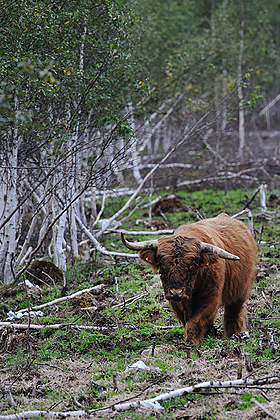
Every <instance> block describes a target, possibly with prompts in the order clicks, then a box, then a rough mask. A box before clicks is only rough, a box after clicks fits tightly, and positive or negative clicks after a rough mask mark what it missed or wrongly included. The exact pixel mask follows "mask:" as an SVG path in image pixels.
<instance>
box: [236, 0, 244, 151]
mask: <svg viewBox="0 0 280 420" xmlns="http://www.w3.org/2000/svg"><path fill="white" fill-rule="evenodd" d="M244 9H245V0H241V21H240V41H239V57H238V68H237V92H238V105H239V151H238V153H239V156H243V149H244V146H245V117H244V106H243V91H242V60H243V50H244V25H245V13H244Z"/></svg>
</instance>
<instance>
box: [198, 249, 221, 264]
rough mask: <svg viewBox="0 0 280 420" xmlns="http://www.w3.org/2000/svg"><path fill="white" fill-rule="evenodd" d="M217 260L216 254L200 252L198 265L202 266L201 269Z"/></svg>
mask: <svg viewBox="0 0 280 420" xmlns="http://www.w3.org/2000/svg"><path fill="white" fill-rule="evenodd" d="M218 259H219V257H218V255H217V254H213V253H212V252H201V254H200V260H201V262H200V264H202V265H203V267H205V266H208V265H211V264H214V263H215V262H217V261H218Z"/></svg>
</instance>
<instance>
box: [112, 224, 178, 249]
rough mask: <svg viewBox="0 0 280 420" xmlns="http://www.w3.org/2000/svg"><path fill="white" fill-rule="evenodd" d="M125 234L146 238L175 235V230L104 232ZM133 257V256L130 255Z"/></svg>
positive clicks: (116, 230)
mask: <svg viewBox="0 0 280 420" xmlns="http://www.w3.org/2000/svg"><path fill="white" fill-rule="evenodd" d="M121 232H122V233H123V234H125V235H132V236H133V235H135V236H136V235H141V236H146V235H167V234H172V233H174V229H162V230H138V231H137V230H132V231H130V230H125V229H110V230H108V231H106V232H104V234H106V233H121ZM129 255H131V254H129Z"/></svg>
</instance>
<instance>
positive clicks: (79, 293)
mask: <svg viewBox="0 0 280 420" xmlns="http://www.w3.org/2000/svg"><path fill="white" fill-rule="evenodd" d="M103 287H106V286H105V284H103V283H101V284H97V285H96V286H93V287H90V288H89V289H84V290H80V291H79V292H76V293H73V294H72V295H69V296H63V297H61V298H58V299H55V300H52V301H50V302H47V303H42V305H37V306H33V307H32V308H30V310H32V311H37V310H38V309H43V308H47V307H49V306H53V305H58V304H60V303H63V302H65V301H67V300H70V299H73V298H75V297H77V296H80V295H82V294H83V293H90V292H93V291H95V292H96V291H99V290H101V289H103ZM27 311H28V309H20V310H19V311H17V312H16V314H19V313H22V312H27Z"/></svg>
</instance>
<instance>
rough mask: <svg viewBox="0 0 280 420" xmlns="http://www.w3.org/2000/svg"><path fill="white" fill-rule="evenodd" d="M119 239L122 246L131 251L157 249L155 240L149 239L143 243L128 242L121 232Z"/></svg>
mask: <svg viewBox="0 0 280 420" xmlns="http://www.w3.org/2000/svg"><path fill="white" fill-rule="evenodd" d="M121 238H122V242H123V244H124V245H125V246H126V247H127V248H128V249H132V251H141V250H142V249H144V248H150V249H157V247H158V240H157V239H151V240H149V241H143V242H129V241H127V240H126V239H125V237H124V234H123V233H122V232H121Z"/></svg>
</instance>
